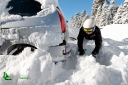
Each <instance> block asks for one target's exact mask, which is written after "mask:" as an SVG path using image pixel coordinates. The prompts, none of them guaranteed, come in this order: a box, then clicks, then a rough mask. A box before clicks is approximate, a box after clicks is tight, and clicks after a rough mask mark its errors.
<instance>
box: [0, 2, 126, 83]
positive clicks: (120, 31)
mask: <svg viewBox="0 0 128 85" xmlns="http://www.w3.org/2000/svg"><path fill="white" fill-rule="evenodd" d="M8 1H9V0H5V1H3V0H0V7H2V8H1V10H0V15H1V16H0V19H1V22H8V21H11V20H20V19H21V17H20V16H17V15H11V16H10V15H8V14H7V13H6V11H7V10H5V4H7V2H8ZM36 1H38V2H40V3H41V4H42V8H44V7H45V6H46V4H48V5H49V6H52V0H51V1H48V0H36ZM54 2H55V4H56V5H58V1H57V0H54ZM46 8H47V7H46ZM46 10H47V9H46ZM42 13H43V12H40V13H38V15H39V16H40V15H41V14H42ZM127 27H128V25H127V24H125V25H124V24H120V25H114V24H113V25H109V26H105V27H103V29H101V33H102V36H103V46H102V49H101V51H100V53H99V55H98V58H97V59H96V60H95V59H94V58H93V57H92V56H91V52H92V50H93V48H94V42H93V41H90V42H89V43H88V44H87V46H86V49H87V52H86V55H84V56H82V57H80V56H78V55H77V54H75V51H76V48H77V41H76V40H74V41H73V40H70V39H69V41H68V43H69V44H70V45H71V49H72V52H71V56H70V57H69V58H68V59H67V61H66V62H58V63H57V64H56V65H55V63H54V62H53V61H52V55H51V54H50V53H49V52H48V51H47V48H48V46H49V45H50V44H54V45H55V44H57V43H60V41H59V40H60V39H59V36H58V34H53V33H45V34H42V33H38V32H37V33H33V34H32V35H31V36H30V37H29V40H30V41H33V42H34V43H35V44H36V45H37V46H38V48H39V49H37V50H35V52H31V51H30V48H25V49H24V51H23V52H22V53H21V54H19V55H18V56H11V55H0V85H128V52H127V51H128V43H127V42H128V34H127V31H128V29H127ZM69 32H70V36H71V37H75V38H76V37H77V35H78V32H79V30H78V28H69ZM53 35H54V36H58V37H55V38H54V36H53ZM50 36H52V37H50ZM51 39H52V42H51ZM2 41H4V40H1V42H0V43H1V44H2ZM42 42H43V43H42ZM44 46H45V47H44ZM4 72H6V73H7V74H8V75H9V76H10V77H11V79H12V80H5V79H4V78H3V76H4Z"/></svg>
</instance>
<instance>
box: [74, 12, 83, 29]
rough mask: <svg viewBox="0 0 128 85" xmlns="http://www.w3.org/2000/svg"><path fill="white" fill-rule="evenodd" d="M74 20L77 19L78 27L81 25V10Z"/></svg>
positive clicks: (76, 24)
mask: <svg viewBox="0 0 128 85" xmlns="http://www.w3.org/2000/svg"><path fill="white" fill-rule="evenodd" d="M74 20H75V27H76V28H80V27H81V23H82V21H81V14H80V12H78V13H76V15H75V19H74Z"/></svg>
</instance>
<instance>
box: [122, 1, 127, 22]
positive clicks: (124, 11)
mask: <svg viewBox="0 0 128 85" xmlns="http://www.w3.org/2000/svg"><path fill="white" fill-rule="evenodd" d="M121 21H122V24H128V0H125V2H124V5H123V13H122V18H121Z"/></svg>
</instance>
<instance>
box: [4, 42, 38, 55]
mask: <svg viewBox="0 0 128 85" xmlns="http://www.w3.org/2000/svg"><path fill="white" fill-rule="evenodd" d="M26 47H30V48H31V51H34V50H35V49H37V48H36V47H35V46H33V45H30V44H26V43H21V44H13V45H11V46H10V47H9V48H8V49H7V52H6V54H7V55H18V54H19V53H21V52H22V51H23V50H24V48H26Z"/></svg>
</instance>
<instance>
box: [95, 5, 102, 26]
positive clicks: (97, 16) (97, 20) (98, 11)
mask: <svg viewBox="0 0 128 85" xmlns="http://www.w3.org/2000/svg"><path fill="white" fill-rule="evenodd" d="M101 12H102V6H101V5H100V6H99V7H98V9H97V15H96V16H95V22H96V25H97V26H99V25H100V19H99V18H100V16H101Z"/></svg>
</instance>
